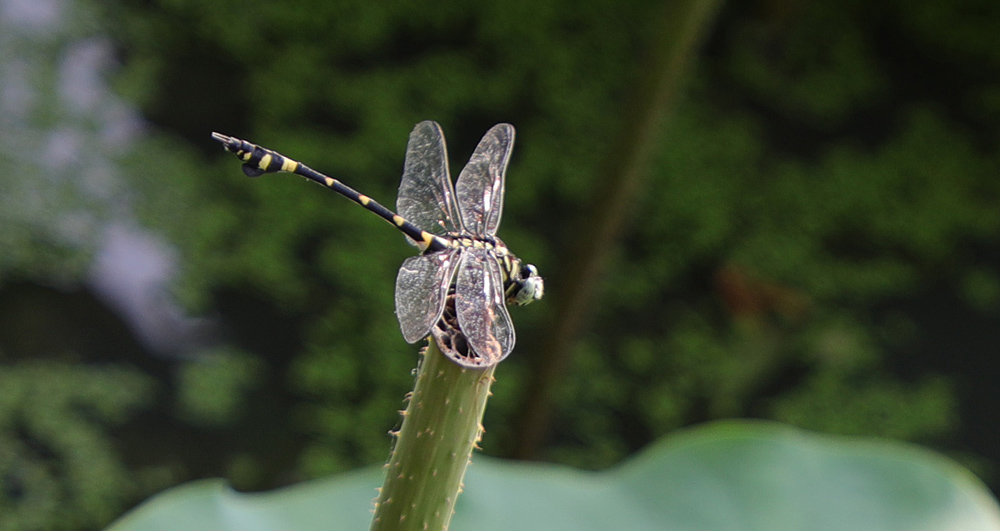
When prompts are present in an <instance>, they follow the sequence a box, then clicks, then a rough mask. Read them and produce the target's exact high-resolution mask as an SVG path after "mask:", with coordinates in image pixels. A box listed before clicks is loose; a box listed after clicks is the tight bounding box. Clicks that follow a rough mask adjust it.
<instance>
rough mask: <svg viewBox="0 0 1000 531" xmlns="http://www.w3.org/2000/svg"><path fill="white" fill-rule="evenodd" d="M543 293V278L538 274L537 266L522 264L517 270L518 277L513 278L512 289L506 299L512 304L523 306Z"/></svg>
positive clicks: (540, 296)
mask: <svg viewBox="0 0 1000 531" xmlns="http://www.w3.org/2000/svg"><path fill="white" fill-rule="evenodd" d="M544 294H545V279H543V278H542V277H540V276H539V275H538V268H537V267H535V266H533V265H531V264H524V265H523V266H521V269H520V271H518V278H517V279H516V280H514V286H513V290H512V292H511V293H510V297H508V300H509V301H510V302H511V303H512V304H516V305H518V306H524V305H526V304H531V303H533V302H535V301H537V300H538V299H541V298H542V295H544Z"/></svg>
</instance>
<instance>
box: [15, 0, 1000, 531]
mask: <svg viewBox="0 0 1000 531" xmlns="http://www.w3.org/2000/svg"><path fill="white" fill-rule="evenodd" d="M0 4H2V3H0ZM670 5H671V4H670V3H667V4H666V5H665V4H664V3H663V2H627V3H622V2H614V1H600V0H595V1H588V2H546V3H539V2H503V3H496V4H495V5H490V4H484V3H482V2H468V3H465V4H462V3H455V2H451V3H448V4H447V5H444V4H440V3H431V2H409V3H398V5H388V4H387V5H379V4H376V3H371V2H341V1H330V2H315V1H310V2H306V1H302V0H293V1H285V2H256V1H249V2H248V1H240V2H236V1H229V0H219V1H213V2H205V1H202V0H158V1H157V0H149V1H140V0H128V1H117V2H111V1H103V2H93V1H87V0H78V1H76V2H72V3H70V2H66V3H60V2H57V1H55V0H49V1H46V2H37V3H23V2H13V1H9V2H7V3H6V5H5V10H0V33H4V32H6V36H5V37H2V39H3V40H2V45H3V47H4V48H5V49H7V50H8V52H9V53H7V54H5V55H6V57H7V58H6V59H4V60H3V62H0V83H2V86H0V89H3V90H0V107H2V111H3V112H2V113H0V114H2V115H3V117H2V118H0V121H2V124H3V128H2V129H3V134H0V148H2V149H0V163H2V167H4V168H5V170H4V171H2V172H0V187H2V190H3V198H2V199H0V201H2V202H0V207H2V209H0V237H2V240H0V245H2V248H3V256H2V257H0V369H2V370H0V512H3V513H4V514H5V515H10V516H9V517H8V518H9V519H8V522H10V524H9V525H10V526H11V527H8V528H9V529H41V528H52V529H92V528H98V527H101V526H103V525H104V524H106V523H107V522H108V521H110V519H112V518H114V517H115V516H117V515H118V514H120V513H121V512H122V511H124V510H125V509H127V508H128V507H130V506H131V505H133V504H135V503H137V502H138V501H140V500H141V499H143V498H144V497H146V496H148V495H150V494H151V493H153V492H156V491H158V490H160V489H163V488H166V487H168V486H170V485H174V484H177V483H179V482H183V481H187V480H191V479H195V478H201V477H213V476H223V477H226V478H228V479H229V480H230V481H231V482H232V483H233V484H234V485H235V486H236V487H237V488H240V489H243V490H260V489H269V488H273V487H276V486H280V485H285V484H289V483H292V482H296V481H301V480H305V479H308V478H313V477H319V476H324V475H328V474H334V473H337V472H342V471H345V470H349V469H352V468H356V467H360V466H366V465H374V464H380V463H382V462H384V460H385V459H386V456H387V455H388V450H389V444H390V439H389V437H388V436H387V434H386V433H387V432H388V431H389V430H390V429H392V428H393V427H394V426H395V424H396V423H397V421H398V413H397V411H398V410H399V409H400V408H401V407H402V399H403V396H404V394H405V393H406V392H407V391H408V390H409V388H410V386H411V384H412V376H411V369H412V368H413V367H414V366H415V364H416V360H417V356H416V351H417V347H415V346H411V345H407V344H406V343H405V342H404V341H403V340H402V338H401V336H400V333H399V329H398V325H397V323H396V320H395V315H394V314H393V302H392V301H393V299H392V293H393V282H394V279H395V274H396V269H397V268H398V266H399V264H400V263H401V262H402V260H403V259H405V257H407V256H409V255H410V254H411V253H412V249H411V248H410V247H409V246H408V245H406V244H405V243H404V239H403V237H402V236H401V235H399V234H398V233H396V231H393V230H391V229H390V228H389V227H388V226H387V225H386V224H385V223H384V222H382V221H381V220H379V219H377V218H376V217H375V216H372V215H370V214H368V213H366V212H365V211H364V210H362V209H360V208H358V207H356V206H354V205H352V204H350V203H349V202H348V201H346V200H344V199H342V198H340V197H337V196H336V195H335V194H331V193H328V192H326V191H324V190H322V189H321V188H319V187H316V186H312V185H309V184H306V183H303V182H302V181H301V180H300V179H296V178H291V177H287V176H267V177H264V178H261V179H258V180H254V181H250V180H248V179H246V178H245V177H244V176H243V174H242V172H240V170H239V165H238V163H237V161H235V160H234V159H232V158H231V157H230V156H228V155H226V154H224V153H223V152H222V150H221V149H220V147H219V146H218V145H217V144H215V143H214V142H213V141H212V140H211V139H210V138H209V133H210V132H212V131H220V132H223V133H227V134H232V135H236V136H241V137H244V138H248V139H250V140H252V141H254V142H257V143H260V144H262V145H265V146H268V147H270V148H272V149H276V150H279V151H281V152H282V153H284V154H286V155H289V156H292V157H295V158H297V159H299V160H302V161H304V162H306V163H307V164H309V165H310V166H312V167H313V168H316V169H318V170H320V171H324V172H326V173H328V174H330V175H332V176H335V177H337V178H339V179H341V180H343V181H344V182H345V183H347V184H348V185H350V186H353V187H355V188H357V189H358V190H359V191H361V192H363V193H365V194H368V195H370V196H372V197H374V198H376V199H378V200H379V201H381V202H382V203H383V204H386V205H392V204H394V197H395V190H396V188H397V186H398V184H399V177H400V174H401V170H402V164H403V156H404V153H405V146H406V140H407V135H408V133H409V131H410V130H411V128H412V127H413V125H414V124H416V123H417V122H419V121H421V120H425V119H433V120H436V121H438V122H440V123H441V124H442V126H443V128H444V131H445V134H446V137H447V138H448V139H449V143H450V145H449V147H450V153H451V157H452V158H451V162H452V171H453V173H455V174H457V172H458V170H459V169H460V168H461V166H462V165H463V164H464V162H465V160H466V159H467V157H468V155H469V154H470V153H471V151H472V149H473V147H474V146H475V144H476V143H477V142H478V140H479V138H480V136H481V135H482V134H483V133H484V132H485V131H486V130H487V129H488V128H489V127H490V126H492V125H493V124H495V123H498V122H510V123H512V124H514V125H515V127H516V128H517V134H518V141H517V144H516V145H515V150H514V155H513V160H512V164H511V168H510V171H509V173H508V181H507V201H506V207H505V216H504V223H503V226H502V227H501V229H500V236H501V237H503V238H504V240H505V241H506V242H507V244H508V246H509V247H510V248H511V249H512V251H514V252H515V253H517V254H518V255H519V256H521V257H522V258H524V259H526V260H527V261H529V262H532V263H534V264H536V265H537V266H538V267H539V269H540V271H541V272H542V274H543V275H545V276H546V281H547V289H548V291H549V296H548V297H547V298H546V299H545V300H543V301H542V302H540V303H538V304H537V305H533V306H530V307H527V308H523V309H515V310H513V311H512V315H513V318H514V321H515V323H516V324H517V330H518V344H517V349H516V350H515V352H514V353H513V354H512V355H511V357H510V358H509V359H508V360H506V361H504V363H503V364H502V365H501V366H500V367H499V369H498V371H497V379H498V381H497V383H496V385H495V387H494V396H493V398H492V400H491V402H490V407H489V408H488V410H487V416H486V420H485V426H486V435H485V439H484V441H483V442H482V446H483V451H484V452H485V453H488V454H492V455H500V456H518V457H525V458H533V459H542V460H548V461H554V462H559V463H565V464H569V465H572V466H577V467H584V468H590V469H599V468H605V467H609V466H612V465H614V464H615V463H618V462H620V461H621V460H623V459H625V458H626V457H628V456H629V455H630V454H631V453H633V452H636V451H637V450H639V449H641V448H643V447H644V446H645V445H647V444H649V443H650V442H651V441H653V440H654V439H656V438H658V437H661V436H664V435H666V434H669V433H670V432H671V431H673V430H676V429H678V428H681V427H683V426H688V425H692V424H696V423H699V422H704V421H709V420H713V419H720V418H732V417H751V418H764V419H773V420H777V421H781V422H786V423H790V424H794V425H797V426H802V427H805V428H809V429H814V430H818V431H823V432H829V433H838V434H849V435H866V436H875V437H887V438H893V439H900V440H906V441H913V442H916V443H919V444H922V445H925V446H928V447H931V448H933V449H936V450H938V451H941V452H943V453H945V454H947V455H949V456H950V457H952V458H954V459H957V460H958V461H960V462H961V463H962V464H963V465H965V466H967V467H969V468H971V469H972V470H973V471H974V472H975V473H976V474H977V475H978V476H979V477H981V478H982V479H983V480H984V481H986V482H987V483H988V484H989V485H990V486H991V488H992V489H993V491H994V492H997V491H998V489H1000V470H998V469H997V465H998V463H1000V448H998V447H997V445H996V442H995V441H996V438H997V428H996V426H997V425H998V422H1000V410H998V407H997V402H996V396H997V394H996V391H995V382H996V381H997V379H998V376H1000V369H998V354H1000V352H998V345H1000V277H998V269H1000V179H998V171H997V170H998V162H1000V158H998V146H1000V144H998V140H1000V136H998V133H1000V32H998V31H997V28H998V27H1000V4H998V3H997V2H994V1H987V0H954V1H944V0H937V1H935V0H917V1H907V2H904V1H901V0H897V1H887V2H878V3H871V2H862V1H853V0H848V1H844V2H836V3H834V2H805V1H801V0H770V1H768V0H759V1H752V2H732V3H729V4H725V5H722V6H721V8H720V10H719V11H718V14H717V17H716V18H715V19H714V20H712V21H711V23H710V24H708V25H707V26H706V27H704V28H703V36H704V42H703V45H702V46H700V47H695V48H693V52H692V53H690V54H687V55H685V56H684V57H685V58H686V60H687V62H686V63H685V64H686V68H681V69H677V70H661V67H662V64H661V63H658V62H657V61H656V57H657V51H658V49H659V48H658V47H661V46H668V45H671V44H672V42H673V41H672V40H671V39H672V38H673V35H672V34H671V33H670V31H672V30H673V29H675V28H674V26H673V25H672V24H673V23H674V22H675V20H673V19H671V16H673V15H671V13H672V11H670V10H669V7H670ZM677 5H683V4H677ZM665 8H668V9H666V11H665ZM710 18H711V17H710ZM14 28H16V31H14ZM670 75H674V76H678V75H680V76H681V77H677V78H676V79H675V80H676V81H677V83H678V85H677V86H678V87H679V88H680V92H679V93H678V94H677V95H676V97H674V98H671V99H668V100H666V103H664V104H663V105H662V106H660V107H650V106H645V105H646V104H645V103H644V102H645V101H646V100H644V99H643V94H644V93H643V89H642V87H644V86H648V84H649V83H650V82H651V80H653V81H656V80H659V79H662V77H663V76H670ZM651 115H656V116H662V117H664V118H665V119H664V120H663V121H662V122H659V121H656V120H652V122H653V124H654V125H653V127H652V128H651V131H652V133H650V134H647V135H646V136H643V137H641V138H642V139H643V140H644V141H648V142H649V146H650V149H649V151H648V156H646V157H644V158H642V157H641V158H640V160H638V162H637V164H638V165H639V167H640V168H641V171H640V172H639V174H640V175H641V179H639V180H638V181H637V182H636V183H635V184H634V186H635V187H636V188H635V190H634V192H633V193H631V194H627V195H626V198H627V199H628V201H627V202H625V203H624V204H623V205H621V207H620V208H618V209H617V210H615V211H613V212H611V214H609V215H610V216H611V218H612V219H619V220H622V223H623V224H622V225H621V230H620V231H614V235H613V236H614V238H613V239H612V240H610V241H603V240H600V239H599V238H596V237H595V234H596V233H597V232H598V231H599V230H600V228H601V226H600V225H601V224H600V223H596V222H595V220H598V219H604V218H601V217H599V214H597V213H599V212H602V208H604V207H606V206H607V205H606V204H605V203H604V202H603V201H604V200H605V199H607V198H608V197H609V196H610V195H612V193H613V191H614V190H616V189H617V188H616V187H617V186H624V184H620V181H619V180H618V179H619V178H621V177H622V176H621V173H623V172H624V170H621V171H619V168H618V167H619V164H617V161H618V160H619V159H620V157H621V155H622V152H628V150H627V149H623V148H622V145H623V143H622V141H621V139H623V138H624V139H628V138H632V136H633V135H634V133H635V131H636V130H638V129H640V128H641V127H642V124H643V123H648V121H646V122H644V120H646V119H647V118H649V117H650V116H651ZM625 146H626V147H627V146H628V144H627V143H625ZM609 191H610V192H609ZM605 212H606V211H605ZM595 224H596V225H598V226H595ZM592 260H593V261H596V262H597V263H603V264H605V267H604V268H603V269H599V271H600V275H599V276H598V277H597V281H596V282H595V283H593V284H589V283H588V284H583V283H575V282H574V278H575V277H574V276H573V273H572V272H573V271H574V267H578V266H579V265H580V264H587V263H591V262H590V261H592ZM575 290H586V291H587V293H586V294H585V295H586V297H583V300H589V301H590V302H591V303H592V305H590V306H587V307H586V308H585V309H584V310H585V311H584V312H583V315H584V317H585V318H584V321H583V324H582V326H581V327H580V330H579V333H574V334H570V335H569V336H566V337H564V336H559V337H557V338H556V339H553V335H557V334H556V332H555V330H556V329H557V328H558V326H559V324H560V322H561V321H560V319H561V317H562V316H561V315H559V312H558V311H557V310H558V309H559V308H560V301H565V300H570V297H571V295H573V294H575V293H576V292H575ZM563 355H565V356H567V358H565V359H563V358H562V357H561V356H563ZM552 359H557V360H559V361H558V363H557V364H555V365H554V367H555V369H554V370H553V369H552V367H553V365H551V364H548V363H547V362H549V361H551V360H552ZM546 366H548V367H549V372H545V369H543V367H546ZM539 374H541V375H543V376H544V378H539V377H538V376H537V375H539ZM539 388H544V389H547V390H549V393H550V394H548V395H544V396H548V397H549V398H550V400H548V399H544V396H543V397H542V398H539V395H538V389H539ZM539 413H541V414H539ZM532 419H535V420H532ZM537 419H542V420H540V421H539V420H537ZM533 422H541V424H540V425H539V424H535V425H533V424H532V423H533ZM539 426H541V431H540V432H538V430H539ZM532 430H535V432H534V435H527V434H529V433H533V432H532Z"/></svg>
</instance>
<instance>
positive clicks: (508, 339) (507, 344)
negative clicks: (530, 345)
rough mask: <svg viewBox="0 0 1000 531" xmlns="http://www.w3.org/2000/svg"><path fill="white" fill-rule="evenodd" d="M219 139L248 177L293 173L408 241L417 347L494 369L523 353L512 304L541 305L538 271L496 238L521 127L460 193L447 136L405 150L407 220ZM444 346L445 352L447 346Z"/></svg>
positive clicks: (405, 284) (405, 309)
mask: <svg viewBox="0 0 1000 531" xmlns="http://www.w3.org/2000/svg"><path fill="white" fill-rule="evenodd" d="M212 138H214V139H215V140H217V141H219V142H221V143H222V144H223V146H224V147H225V149H226V150H227V151H229V152H231V153H234V154H235V155H236V156H237V157H239V158H240V160H242V161H243V173H245V174H246V175H247V176H249V177H257V176H260V175H263V174H265V173H277V172H287V173H294V174H296V175H300V176H302V177H305V178H306V179H309V180H311V181H313V182H316V183H319V184H320V185H323V186H325V187H327V188H329V189H331V190H333V191H334V192H337V193H339V194H340V195H343V196H344V197H346V198H348V199H350V200H351V201H354V202H355V203H357V204H359V205H361V206H362V207H364V208H366V209H367V210H369V211H371V212H373V213H375V214H376V215H378V216H379V217H381V218H382V219H384V220H386V221H388V222H389V223H391V224H392V225H393V226H394V227H396V228H397V229H398V230H400V231H401V232H402V233H403V234H404V235H406V239H407V241H408V242H409V243H410V244H412V245H413V246H415V247H416V248H417V249H418V250H419V254H417V255H416V256H411V257H409V258H407V259H406V260H405V261H404V262H403V265H402V266H401V267H400V269H399V273H398V275H397V276H396V292H395V303H396V316H397V318H398V319H399V326H400V329H401V330H402V332H403V338H404V339H405V340H406V341H407V342H409V343H416V342H417V341H420V340H421V339H424V338H427V337H428V336H431V335H433V336H434V337H435V338H436V339H437V340H438V343H439V345H440V346H442V351H443V352H445V353H446V354H447V355H449V356H450V357H451V358H452V360H454V361H455V362H456V363H458V364H460V365H463V366H466V367H471V368H487V367H491V366H493V365H496V364H497V363H499V362H500V361H501V360H503V359H504V358H506V357H507V356H508V355H509V354H510V352H511V351H512V350H513V349H514V342H515V333H514V325H513V323H512V321H511V318H510V314H509V313H508V311H507V306H506V305H507V304H511V305H515V306H523V305H527V304H530V303H532V302H534V301H536V300H539V299H541V298H542V296H543V294H544V292H545V283H544V280H543V278H542V277H541V276H540V275H539V274H538V269H537V268H536V267H535V266H534V265H531V264H527V263H524V262H522V261H521V260H520V259H519V258H517V257H516V256H515V255H514V254H513V253H511V252H510V251H509V250H508V249H507V245H506V244H504V242H503V241H502V240H501V239H500V238H499V237H497V235H496V233H497V229H498V228H499V226H500V218H501V215H502V213H503V200H504V187H505V181H506V174H507V165H508V163H509V161H510V154H511V151H512V149H513V147H514V127H513V126H512V125H510V124H498V125H495V126H493V127H492V128H490V130H489V131H487V132H486V134H485V135H484V136H483V138H482V140H481V141H480V142H479V145H478V146H477V147H476V149H475V150H474V151H473V153H472V156H471V157H470V158H469V162H468V164H466V165H465V167H464V168H463V169H462V172H461V173H460V174H459V176H458V180H457V181H455V183H454V185H453V184H452V180H451V174H450V173H449V170H448V150H447V147H446V145H445V140H444V133H443V132H442V130H441V126H440V125H438V124H437V123H436V122H433V121H424V122H420V123H419V124H417V125H416V127H414V129H413V131H412V132H411V133H410V138H409V142H408V143H407V146H406V159H405V163H404V167H403V178H402V181H401V183H400V186H399V195H398V196H397V198H396V210H397V211H398V212H399V213H398V214H397V213H395V212H393V211H391V210H389V209H388V208H386V207H384V206H382V205H381V204H379V203H378V202H377V201H375V200H374V199H372V198H370V197H368V196H366V195H364V194H361V193H359V192H357V191H355V190H354V189H353V188H350V187H348V186H347V185H345V184H343V183H342V182H340V181H338V180H337V179H334V178H333V177H329V176H327V175H324V174H322V173H320V172H317V171H316V170H313V169H312V168H310V167H308V166H306V165H305V164H302V163H301V162H298V161H296V160H293V159H290V158H288V157H286V156H284V155H281V154H280V153H278V152H276V151H272V150H270V149H267V148H263V147H261V146H258V145H257V144H253V143H250V142H247V141H246V140H241V139H239V138H234V137H231V136H226V135H223V134H220V133H212ZM442 341H444V344H442Z"/></svg>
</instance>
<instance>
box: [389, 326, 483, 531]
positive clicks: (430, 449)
mask: <svg viewBox="0 0 1000 531" xmlns="http://www.w3.org/2000/svg"><path fill="white" fill-rule="evenodd" d="M494 367H495V365H494V366H493V367H490V368H488V369H482V370H478V369H468V368H464V367H461V366H459V365H458V364H456V363H454V362H452V361H451V360H449V359H448V358H446V357H445V356H444V355H443V354H442V353H441V351H440V350H439V349H438V347H437V345H436V344H435V343H434V341H431V342H430V346H429V347H428V348H426V349H424V352H423V359H422V361H421V363H420V367H419V369H418V371H417V382H416V386H415V387H414V389H413V393H412V394H411V395H410V398H409V403H408V404H407V406H406V411H404V412H403V425H402V427H400V429H399V432H398V433H397V434H396V444H395V447H394V448H393V450H392V455H391V456H390V458H389V464H388V465H386V477H385V483H384V484H383V485H382V489H381V490H380V492H379V497H378V501H377V502H376V503H375V517H374V519H373V520H372V525H371V529H372V531H388V530H392V531H403V530H410V529H412V530H431V531H436V530H444V529H447V528H448V522H450V521H451V515H452V513H454V509H455V501H456V500H457V499H458V494H459V493H460V492H461V490H462V478H463V477H464V476H465V470H466V468H467V467H468V465H469V460H470V459H471V458H472V450H473V448H474V447H475V446H476V443H477V442H478V441H479V438H480V436H481V435H482V432H483V428H482V424H481V422H482V418H483V411H485V410H486V400H487V398H488V397H489V394H490V384H491V383H493V369H494Z"/></svg>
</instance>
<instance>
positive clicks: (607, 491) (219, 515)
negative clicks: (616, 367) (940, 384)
mask: <svg viewBox="0 0 1000 531" xmlns="http://www.w3.org/2000/svg"><path fill="white" fill-rule="evenodd" d="M379 475H380V473H379V470H377V469H372V470H365V471H361V472H356V473H352V474H346V475H343V476H339V477H334V478H330V479H325V480H322V481H316V482H312V483H307V484H302V485H297V486H294V487H290V488H286V489H282V490H279V491H276V492H272V493H266V494H240V493H236V492H234V491H232V490H230V489H229V488H228V487H226V486H225V485H224V484H223V483H222V482H220V481H202V482H196V483H193V484H190V485H185V486H181V487H178V488H175V489H172V490H170V491H167V492H165V493H163V494H160V495H159V496H156V497H155V498H153V499H152V500H150V501H148V502H146V503H145V504H143V505H142V506H140V507H139V508H137V509H136V510H134V511H133V512H132V513H130V514H129V515H127V516H125V517H124V518H122V519H121V520H120V521H119V522H117V523H116V524H115V525H113V526H111V528H110V529H111V530H113V531H132V530H143V531H156V530H168V529H169V530H185V531H197V530H202V529H204V530H228V529H231V530H240V531H258V530H259V531H263V530H268V531H272V530H293V529H294V530H297V531H306V530H312V529H316V530H320V529H323V530H330V529H335V530H340V529H345V530H346V529H352V530H355V529H356V530H361V529H366V528H367V526H368V523H369V520H370V518H371V513H370V510H371V502H372V499H373V498H374V497H375V489H376V487H377V486H378V484H379V482H380V480H379ZM451 528H452V529H455V530H464V529H469V530H477V531H490V530H500V529H504V530H531V529H539V530H542V529H545V530H552V529H574V530H597V529H601V530H605V529H615V530H617V529H629V530H639V529H670V530H726V531H731V530H744V529H762V530H783V529H789V530H792V529H794V530H810V531H823V530H851V531H856V530H900V531H902V530H906V531H915V530H927V531H930V530H949V531H957V530H961V531H978V530H992V531H996V530H1000V507H998V506H997V503H996V501H995V500H994V499H993V497H992V496H991V495H990V494H989V492H988V491H987V490H986V488H985V487H984V486H983V485H982V484H981V483H980V482H979V481H978V480H977V479H976V478H975V477H974V476H973V475H972V474H971V473H969V472H968V471H966V470H965V469H963V468H962V467H960V466H958V465H957V464H955V463H954V462H952V461H950V460H948V459H946V458H944V457H941V456H939V455H937V454H934V453H932V452H929V451H926V450H922V449H919V448H915V447H913V446H909V445H904V444H900V443H895V442H887V441H872V440H865V439H852V438H843V437H831V436H825V435H817V434H813V433H808V432H804V431H801V430H798V429H795V428H790V427H787V426H781V425H776V424H771V423H763V422H750V421H727V422H720V423H715V424H710V425H707V426H703V427H699V428H695V429H691V430H686V431H684V432H681V433H678V434H675V435H673V436H671V437H668V438H666V439H664V440H663V441H662V442H660V443H658V444H656V445H654V446H653V447H651V448H649V449H648V450H646V451H645V452H643V453H642V454H641V455H639V456H637V457H636V458H634V459H632V460H631V461H629V462H628V463H626V464H624V465H622V466H620V467H618V468H615V469H613V470H608V471H605V472H581V471H577V470H572V469H568V468H565V467H559V466H552V465H540V464H527V463H512V462H505V461H500V460H496V459H489V458H486V457H483V456H477V457H476V458H475V459H474V461H473V465H472V467H470V469H469V473H468V475H467V476H466V489H465V492H464V493H463V494H462V497H461V498H460V499H459V502H458V507H457V509H456V515H455V518H454V520H453V521H452V526H451Z"/></svg>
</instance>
